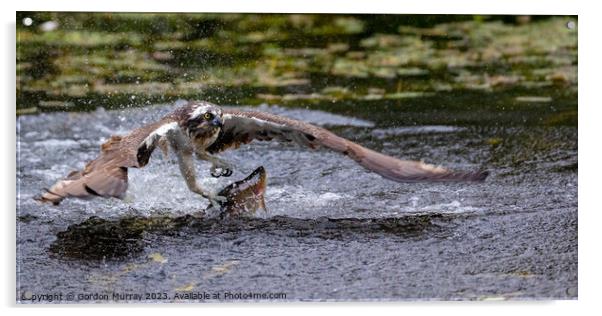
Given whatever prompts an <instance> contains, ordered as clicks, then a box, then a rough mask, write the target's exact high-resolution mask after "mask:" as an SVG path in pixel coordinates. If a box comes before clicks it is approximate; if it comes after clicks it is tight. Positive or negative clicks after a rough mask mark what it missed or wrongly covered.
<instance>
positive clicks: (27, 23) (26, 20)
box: [23, 18, 33, 26]
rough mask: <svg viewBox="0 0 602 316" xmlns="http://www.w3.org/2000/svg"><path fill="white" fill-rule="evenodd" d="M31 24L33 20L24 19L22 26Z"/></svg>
mask: <svg viewBox="0 0 602 316" xmlns="http://www.w3.org/2000/svg"><path fill="white" fill-rule="evenodd" d="M32 24H33V20H32V19H31V18H24V19H23V25H25V26H30V25H32Z"/></svg>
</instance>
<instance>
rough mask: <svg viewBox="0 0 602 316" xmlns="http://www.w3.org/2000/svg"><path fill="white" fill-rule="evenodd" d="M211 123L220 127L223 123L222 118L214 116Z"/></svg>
mask: <svg viewBox="0 0 602 316" xmlns="http://www.w3.org/2000/svg"><path fill="white" fill-rule="evenodd" d="M211 125H213V126H217V127H222V126H223V123H222V120H220V118H219V117H215V118H214V119H213V120H211Z"/></svg>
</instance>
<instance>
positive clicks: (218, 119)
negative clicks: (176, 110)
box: [180, 102, 222, 139]
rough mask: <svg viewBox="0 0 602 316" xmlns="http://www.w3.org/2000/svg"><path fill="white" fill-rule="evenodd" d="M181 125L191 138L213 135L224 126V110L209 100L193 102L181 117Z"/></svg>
mask: <svg viewBox="0 0 602 316" xmlns="http://www.w3.org/2000/svg"><path fill="white" fill-rule="evenodd" d="M180 126H182V127H183V128H184V129H185V130H186V134H188V136H190V137H191V138H194V139H197V138H200V137H212V136H213V135H216V134H217V133H219V131H220V129H221V127H222V110H221V109H220V108H219V107H218V106H216V105H214V104H211V103H208V102H194V103H191V104H189V107H188V108H187V111H186V112H185V113H184V115H183V117H182V118H181V121H180Z"/></svg>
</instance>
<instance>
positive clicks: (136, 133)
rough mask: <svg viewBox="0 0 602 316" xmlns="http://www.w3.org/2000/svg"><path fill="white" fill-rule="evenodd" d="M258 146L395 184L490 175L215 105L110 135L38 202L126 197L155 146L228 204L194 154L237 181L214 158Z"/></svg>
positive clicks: (195, 187) (212, 197)
mask: <svg viewBox="0 0 602 316" xmlns="http://www.w3.org/2000/svg"><path fill="white" fill-rule="evenodd" d="M253 140H259V141H269V140H278V141H284V142H295V143H297V144H300V145H303V146H305V147H309V148H312V149H315V148H318V147H325V148H328V149H331V150H334V151H336V152H339V153H341V154H343V155H346V156H348V157H349V158H351V159H353V160H354V161H355V162H357V163H358V164H360V165H361V166H362V167H364V168H366V169H367V170H370V171H372V172H375V173H377V174H379V175H381V176H382V177H384V178H386V179H389V180H393V181H397V182H418V181H439V182H441V181H482V180H484V179H485V178H486V177H487V175H488V172H487V171H474V172H461V171H460V172H458V171H451V170H448V169H445V168H443V167H439V166H434V165H430V164H426V163H423V162H420V161H408V160H399V159H397V158H393V157H390V156H387V155H384V154H381V153H378V152H376V151H373V150H371V149H368V148H365V147H363V146H361V145H359V144H356V143H354V142H352V141H350V140H347V139H345V138H342V137H339V136H337V135H335V134H333V133H332V132H330V131H328V130H326V129H324V128H321V127H317V126H314V125H311V124H308V123H305V122H301V121H298V120H293V119H290V118H287V117H283V116H278V115H274V114H270V113H264V112H254V111H248V112H247V111H237V110H230V109H222V108H220V107H219V106H217V105H214V104H211V103H209V102H190V103H188V104H186V105H184V106H182V107H179V108H177V109H175V110H174V111H173V112H171V113H169V114H167V115H166V116H164V117H163V118H162V119H160V120H159V121H157V122H154V123H150V124H147V125H144V126H142V127H139V128H137V129H135V130H133V131H132V132H130V133H129V134H128V135H126V136H111V138H110V139H109V140H108V141H106V142H105V143H104V144H102V145H101V148H100V149H101V150H100V155H99V156H98V157H97V158H96V159H94V160H92V161H90V162H88V163H87V164H86V166H85V168H84V169H83V170H81V171H73V172H71V173H70V174H69V175H68V176H67V177H66V178H65V179H63V180H60V181H58V182H57V183H56V184H54V185H53V186H52V187H50V189H47V190H46V192H45V193H43V194H42V195H41V196H39V197H37V199H38V200H40V201H43V202H51V203H53V204H55V205H57V204H59V203H60V202H61V201H62V200H63V199H64V198H66V197H78V198H89V197H93V196H101V197H117V198H123V196H124V195H125V192H126V190H127V187H128V168H142V167H144V166H145V165H146V164H148V162H149V159H150V156H151V153H152V152H153V150H154V149H155V148H156V147H160V148H161V149H163V150H167V147H168V146H169V147H171V148H172V149H173V150H174V152H175V153H176V156H177V161H178V165H179V167H180V172H181V173H182V176H183V177H184V180H185V181H186V185H187V186H188V189H190V191H192V192H194V193H197V194H199V195H201V196H203V197H205V198H207V199H209V201H210V202H211V203H212V204H214V205H219V202H222V203H223V202H225V201H224V200H225V198H224V197H221V196H218V195H217V194H214V193H213V192H210V191H208V190H206V189H204V188H202V187H201V186H200V185H199V184H198V183H197V181H196V172H195V168H194V164H193V155H196V156H197V157H198V158H199V159H202V160H206V161H208V162H210V163H211V165H212V166H211V169H210V171H211V175H212V176H213V177H220V176H225V177H228V176H230V175H231V174H232V169H233V166H232V165H231V164H230V163H228V162H226V161H224V160H222V159H220V158H219V157H217V156H215V154H217V153H219V152H222V151H224V150H227V149H231V148H238V147H240V145H241V144H247V143H250V142H252V141H253Z"/></svg>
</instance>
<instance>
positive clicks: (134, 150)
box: [36, 117, 174, 205]
mask: <svg viewBox="0 0 602 316" xmlns="http://www.w3.org/2000/svg"><path fill="white" fill-rule="evenodd" d="M173 124H174V122H173V119H172V118H169V117H166V118H164V119H162V120H160V121H158V122H155V123H151V124H147V125H144V126H142V127H140V128H138V129H135V130H133V131H132V132H131V133H129V134H128V135H126V136H123V137H122V136H111V138H110V139H109V140H108V141H106V142H105V143H103V144H102V145H101V146H100V155H99V156H98V157H97V158H96V159H94V160H92V161H90V162H88V163H87V164H86V166H85V167H84V170H81V171H73V172H71V173H70V174H69V175H68V176H67V177H66V178H65V179H63V180H60V181H58V182H57V183H55V184H54V185H53V186H52V187H50V189H47V190H46V192H45V193H43V194H42V195H40V196H38V197H36V199H37V200H39V201H42V202H51V203H53V204H55V205H56V204H59V203H60V202H61V201H62V200H63V199H64V198H66V197H69V196H71V197H78V198H89V197H93V196H102V197H118V198H121V197H123V195H124V194H125V191H126V190H127V187H128V168H132V167H133V168H140V167H143V166H144V165H146V163H148V159H149V157H150V154H151V153H152V150H153V149H154V148H155V146H156V145H157V140H158V139H153V137H150V138H149V136H152V135H155V134H156V132H163V131H164V130H165V129H166V128H167V127H173ZM146 140H153V142H149V143H148V144H147V142H146ZM141 145H142V146H141ZM139 148H142V149H143V150H140V151H139Z"/></svg>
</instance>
